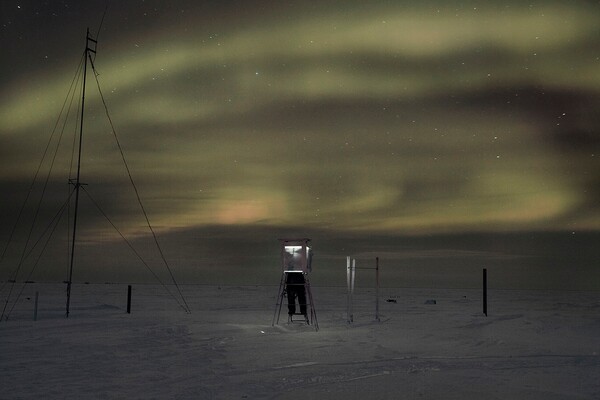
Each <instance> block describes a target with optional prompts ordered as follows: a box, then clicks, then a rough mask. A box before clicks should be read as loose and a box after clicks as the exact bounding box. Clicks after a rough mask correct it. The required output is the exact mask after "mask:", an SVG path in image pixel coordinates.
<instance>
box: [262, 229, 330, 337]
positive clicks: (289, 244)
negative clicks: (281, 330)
mask: <svg viewBox="0 0 600 400" xmlns="http://www.w3.org/2000/svg"><path fill="white" fill-rule="evenodd" d="M279 242H280V244H281V246H280V247H281V271H282V273H281V281H280V283H279V293H278V295H277V304H276V305H275V314H274V315H273V323H272V325H275V324H276V323H277V324H278V323H279V316H280V315H281V307H282V306H283V303H284V299H285V297H286V296H287V298H288V302H287V303H288V322H290V323H291V322H294V316H298V315H300V316H302V317H303V318H304V321H305V322H306V323H307V324H309V325H310V324H312V325H314V327H315V329H316V330H319V324H318V322H317V313H316V311H315V307H314V302H313V296H312V291H311V289H310V279H309V273H310V272H311V271H312V248H311V246H310V245H309V243H308V242H310V239H308V238H301V239H279ZM296 299H297V300H298V305H299V306H300V312H299V313H298V312H296Z"/></svg>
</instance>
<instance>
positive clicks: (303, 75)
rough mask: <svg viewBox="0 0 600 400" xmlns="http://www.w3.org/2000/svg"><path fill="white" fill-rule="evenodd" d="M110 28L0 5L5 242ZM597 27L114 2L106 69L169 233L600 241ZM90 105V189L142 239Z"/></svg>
mask: <svg viewBox="0 0 600 400" xmlns="http://www.w3.org/2000/svg"><path fill="white" fill-rule="evenodd" d="M104 8H105V2H101V1H90V2H86V5H85V6H83V5H81V4H78V3H70V2H39V1H37V2H36V1H29V2H27V1H25V2H12V1H11V2H3V3H2V5H1V6H0V10H1V20H2V27H1V32H2V33H1V36H0V42H1V47H2V53H3V55H2V59H3V62H2V66H1V70H0V72H1V77H0V83H1V93H2V97H1V98H0V141H1V143H2V146H1V150H0V157H1V158H0V162H1V163H2V168H1V169H0V187H2V191H3V199H2V206H1V209H2V210H1V211H0V216H1V217H2V228H1V229H2V238H3V239H4V238H5V237H6V236H7V233H6V232H8V231H9V229H10V225H11V224H12V223H13V216H14V215H15V213H16V210H18V207H19V206H20V202H21V201H22V199H23V197H24V196H25V194H24V192H23V191H24V190H26V188H27V183H28V182H29V181H30V179H31V177H32V175H33V173H34V171H35V168H36V166H37V163H38V162H39V158H40V155H41V152H42V150H43V146H44V145H45V141H46V140H47V139H46V138H47V136H48V134H49V132H50V130H51V129H52V126H53V124H54V122H55V119H56V115H57V114H58V112H59V110H60V106H61V104H62V101H63V99H64V96H65V94H66V92H67V89H68V87H69V84H70V82H71V79H72V77H73V73H74V72H75V68H76V66H77V62H78V60H79V57H80V54H81V51H82V50H83V45H84V44H85V41H84V39H85V29H86V27H87V26H89V27H90V30H91V31H92V32H94V33H95V32H96V31H97V29H98V25H99V22H100V19H101V16H102V13H103V11H104ZM599 20H600V4H598V3H597V2H590V1H575V2H562V1H537V2H526V3H524V2H516V1H514V2H511V1H493V2H480V1H467V2H458V1H450V2H446V1H444V2H442V1H425V2H406V1H398V2H319V4H314V3H312V2H293V3H290V4H288V2H268V1H248V2H243V4H238V3H236V2H229V1H224V2H202V4H199V3H197V2H192V1H178V2H162V1H127V2H111V3H110V4H109V6H108V8H107V13H106V16H105V20H104V23H103V25H102V28H101V31H100V32H99V36H98V39H99V45H98V54H97V56H96V61H95V65H96V68H97V70H98V72H99V77H98V78H99V81H100V84H101V85H102V90H103V92H104V96H105V98H106V100H107V103H108V107H109V109H110V112H111V117H112V119H113V121H114V123H115V125H116V129H117V131H118V133H119V135H120V137H121V140H122V143H123V146H124V148H125V152H126V154H127V155H128V157H129V161H130V165H131V167H132V169H133V171H134V176H135V177H136V179H137V182H138V183H139V186H140V190H141V192H142V195H143V197H144V198H145V199H146V205H147V208H148V211H149V213H150V216H151V219H152V221H153V222H154V223H155V224H156V226H157V227H158V229H159V231H160V232H162V233H163V234H168V233H169V232H175V231H182V230H184V231H193V230H195V229H199V230H205V231H210V230H211V229H212V228H211V227H218V228H216V229H218V230H219V231H221V230H222V229H225V228H226V227H227V226H229V227H232V228H234V229H239V228H240V229H241V228H244V229H248V230H250V231H252V229H254V228H255V227H256V229H258V230H268V229H271V228H272V229H274V230H276V231H277V232H280V233H282V234H285V233H286V228H287V227H293V233H294V234H296V233H297V232H298V231H299V230H301V229H302V228H303V227H305V228H306V230H307V231H309V232H310V231H311V230H315V229H318V230H320V231H322V232H329V233H330V234H331V235H333V236H335V235H342V236H343V235H348V234H351V235H363V236H364V237H366V238H368V237H371V236H377V237H385V236H386V235H388V236H394V235H408V236H410V235H421V236H422V235H442V234H443V235H452V234H460V235H468V234H476V233H479V232H481V233H485V234H494V233H506V232H515V233H518V232H530V231H534V232H568V233H570V234H577V233H593V234H596V233H597V232H598V230H599V228H600V212H599V204H600V201H599V197H600V192H599V190H598V188H599V187H600V179H599V178H600V162H599V161H598V159H599V157H600V156H599V154H598V150H599V147H600V146H599V143H600V136H599V129H600V117H598V109H599V108H600V26H599V25H598V23H597V22H598V21H599ZM89 79H90V81H89V82H93V81H92V80H91V78H89ZM89 98H90V100H89V106H88V107H89V112H90V117H86V118H88V119H87V125H86V138H88V139H86V140H87V142H86V143H85V147H84V151H85V156H86V160H87V161H85V162H84V164H83V166H82V168H84V170H83V171H84V172H83V175H84V180H85V181H86V182H88V183H89V184H90V191H94V192H96V193H98V199H99V200H100V201H101V202H102V203H103V204H104V206H105V207H106V209H108V210H110V212H111V215H114V216H115V219H116V220H117V221H120V223H121V224H123V225H126V224H127V223H133V224H134V225H135V224H136V222H135V221H136V220H135V219H134V218H133V217H131V215H133V208H132V207H135V204H131V206H129V204H130V203H129V202H128V201H127V199H128V198H127V196H130V194H121V193H124V192H126V189H125V186H126V183H127V182H126V180H125V179H123V173H122V172H120V170H119V169H118V168H117V167H119V165H118V162H117V161H118V157H116V155H115V154H114V146H113V145H112V144H111V142H110V132H109V126H108V125H107V123H106V122H105V121H104V120H103V117H104V115H103V110H102V108H101V103H100V100H99V99H98V96H97V95H96V94H95V93H94V91H91V92H90V95H89ZM56 181H57V182H59V178H58V177H57V178H56ZM64 181H65V183H66V179H65V180H64ZM64 186H66V185H64V184H63V187H61V188H60V190H63V191H64V190H65V189H64ZM103 186H104V188H103ZM104 189H108V190H107V191H106V193H108V194H101V193H103V192H102V191H103V190H104ZM57 196H58V195H57ZM88 229H90V230H91V232H100V231H102V230H103V229H104V228H101V225H100V222H98V226H97V227H96V226H95V225H93V224H90V225H89V226H88ZM95 229H96V230H95ZM135 229H136V228H133V231H135ZM94 235H95V234H94V233H91V234H90V236H89V237H88V238H89V239H90V240H93V238H94V237H95V236H94ZM324 235H325V234H324ZM266 240H270V238H269V239H266ZM365 247H368V246H365ZM317 249H318V246H317ZM317 254H318V250H317Z"/></svg>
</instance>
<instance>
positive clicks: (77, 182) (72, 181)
mask: <svg viewBox="0 0 600 400" xmlns="http://www.w3.org/2000/svg"><path fill="white" fill-rule="evenodd" d="M97 44H98V42H97V41H96V40H94V39H92V38H91V37H90V29H89V28H88V29H87V33H86V40H85V51H84V58H85V59H84V63H83V86H82V90H81V92H82V94H81V117H80V120H79V123H80V126H79V150H78V156H77V176H76V178H75V179H69V183H70V184H71V185H74V186H75V210H74V216H73V238H72V240H71V259H70V263H69V279H68V280H67V309H66V314H65V316H66V317H67V318H69V307H70V305H71V286H72V284H73V263H74V261H75V239H76V234H77V211H78V209H79V189H80V187H81V186H82V185H85V184H84V183H81V180H80V178H81V149H82V144H83V116H84V110H85V82H86V78H87V63H88V59H90V61H91V54H92V53H93V54H96V45H97ZM92 47H93V48H92Z"/></svg>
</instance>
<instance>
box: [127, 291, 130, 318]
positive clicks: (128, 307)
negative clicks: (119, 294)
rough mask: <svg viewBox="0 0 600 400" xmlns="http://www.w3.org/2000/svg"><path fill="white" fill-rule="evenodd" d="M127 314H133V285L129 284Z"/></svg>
mask: <svg viewBox="0 0 600 400" xmlns="http://www.w3.org/2000/svg"><path fill="white" fill-rule="evenodd" d="M127 314H131V285H127Z"/></svg>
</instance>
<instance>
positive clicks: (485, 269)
mask: <svg viewBox="0 0 600 400" xmlns="http://www.w3.org/2000/svg"><path fill="white" fill-rule="evenodd" d="M483 313H484V314H485V316H486V317H487V315H488V312H487V268H484V269H483Z"/></svg>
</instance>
